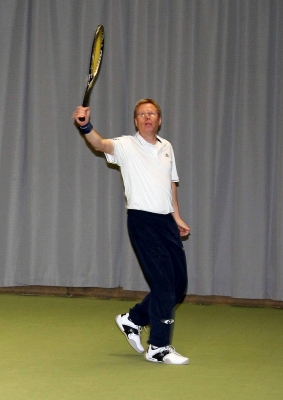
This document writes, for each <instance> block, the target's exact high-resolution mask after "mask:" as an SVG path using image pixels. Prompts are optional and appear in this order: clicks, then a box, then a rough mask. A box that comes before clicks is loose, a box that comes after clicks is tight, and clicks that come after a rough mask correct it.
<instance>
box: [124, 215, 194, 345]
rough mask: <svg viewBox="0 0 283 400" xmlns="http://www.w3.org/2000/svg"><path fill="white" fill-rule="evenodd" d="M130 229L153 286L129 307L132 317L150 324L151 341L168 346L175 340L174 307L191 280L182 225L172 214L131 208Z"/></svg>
mask: <svg viewBox="0 0 283 400" xmlns="http://www.w3.org/2000/svg"><path fill="white" fill-rule="evenodd" d="M128 231H129V236H130V240H131V243H132V246H133V248H134V250H135V252H136V255H137V258H138V260H139V263H140V265H141V268H142V271H143V273H144V275H145V278H146V279H147V282H148V284H149V287H150V293H149V294H148V295H147V296H146V297H145V298H144V300H143V301H142V302H141V303H139V304H136V305H135V306H134V307H133V308H132V309H131V310H130V318H131V320H132V321H133V322H134V323H135V324H136V325H140V326H146V325H150V336H149V340H148V343H150V344H152V345H154V346H157V347H163V346H167V345H169V344H171V340H172V329H173V322H174V308H175V306H176V305H177V304H178V303H179V302H181V301H182V299H183V296H184V294H185V291H186V287H187V283H188V278H187V263H186V256H185V251H184V248H183V243H182V241H181V238H180V233H179V229H178V227H177V224H176V222H175V220H174V218H173V217H172V215H171V214H166V215H163V214H155V213H150V212H146V211H139V210H128Z"/></svg>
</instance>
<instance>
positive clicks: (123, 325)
mask: <svg viewBox="0 0 283 400" xmlns="http://www.w3.org/2000/svg"><path fill="white" fill-rule="evenodd" d="M115 320H116V324H117V325H118V327H119V328H120V330H121V332H123V333H124V335H125V336H126V338H127V340H128V342H129V343H130V345H131V346H132V348H133V349H135V350H136V351H137V352H138V353H143V352H144V348H143V345H142V344H141V331H142V327H141V326H139V325H136V324H134V323H133V321H131V320H130V318H129V313H126V314H120V315H117V317H116V318H115Z"/></svg>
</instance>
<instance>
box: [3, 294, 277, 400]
mask: <svg viewBox="0 0 283 400" xmlns="http://www.w3.org/2000/svg"><path fill="white" fill-rule="evenodd" d="M133 304H134V302H130V301H121V300H99V299H92V298H60V297H39V296H15V295H0V324H1V325H0V357H1V358H0V398H1V399H3V400H63V399H68V400H79V399H84V400H90V399H92V400H93V399H99V400H100V399H101V400H108V399H111V400H116V399H123V400H124V399H132V400H136V399H143V400H147V399H157V400H159V399H160V400H161V399H164V400H167V399H173V400H174V399H181V400H183V399H192V400H281V399H283V310H282V309H281V310H277V309H269V308H236V307H230V306H199V305H191V304H183V305H181V306H180V307H179V308H178V310H177V312H176V324H175V325H176V327H175V332H174V340H173V344H174V346H175V347H176V349H177V351H178V352H180V353H181V354H183V355H186V356H189V357H190V364H189V365H184V366H175V365H162V364H153V363H149V362H147V361H145V359H144V356H143V355H139V354H138V353H135V351H134V350H132V349H131V347H130V346H129V345H128V343H127V341H126V339H125V337H124V336H123V335H122V333H120V331H119V330H118V328H117V327H116V324H115V322H114V317H115V316H116V314H119V313H121V312H125V311H127V310H128V309H129V307H131V306H132V305H133ZM142 335H143V343H144V344H145V345H146V340H147V335H148V333H147V332H145V331H143V334H142Z"/></svg>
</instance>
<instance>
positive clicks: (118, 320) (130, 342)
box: [115, 315, 144, 354]
mask: <svg viewBox="0 0 283 400" xmlns="http://www.w3.org/2000/svg"><path fill="white" fill-rule="evenodd" d="M115 321H116V324H117V326H118V328H119V329H120V331H121V332H122V333H123V334H124V335H125V337H126V339H127V341H128V343H129V344H130V346H131V347H132V348H133V349H134V350H135V351H136V352H137V353H139V354H143V353H144V350H141V349H139V348H138V347H137V344H136V342H135V341H134V340H133V339H131V338H128V336H127V334H126V332H125V331H124V328H123V324H122V323H121V322H120V318H119V315H118V316H117V317H116V318H115Z"/></svg>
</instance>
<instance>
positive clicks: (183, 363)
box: [145, 358, 189, 365]
mask: <svg viewBox="0 0 283 400" xmlns="http://www.w3.org/2000/svg"><path fill="white" fill-rule="evenodd" d="M145 359H146V361H150V362H153V363H159V364H167V365H188V364H189V360H185V361H183V362H182V363H178V364H177V363H173V362H171V361H170V360H165V361H158V360H156V359H155V358H145Z"/></svg>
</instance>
